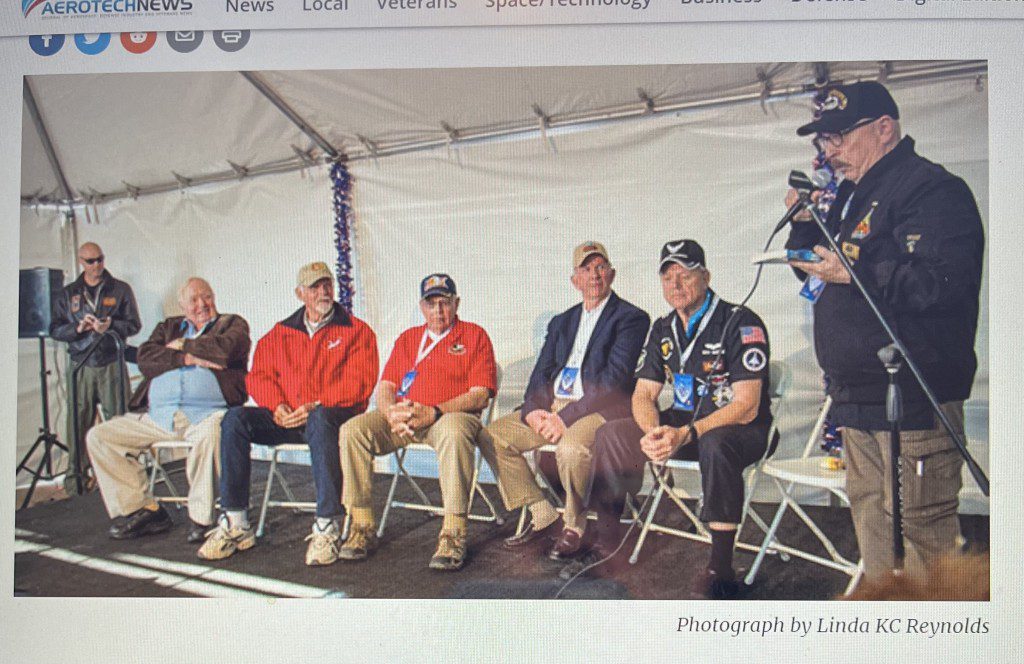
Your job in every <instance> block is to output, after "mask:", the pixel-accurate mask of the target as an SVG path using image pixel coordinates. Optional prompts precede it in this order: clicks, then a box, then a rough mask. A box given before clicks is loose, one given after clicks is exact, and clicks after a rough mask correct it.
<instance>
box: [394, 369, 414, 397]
mask: <svg viewBox="0 0 1024 664" xmlns="http://www.w3.org/2000/svg"><path fill="white" fill-rule="evenodd" d="M414 380H416V370H415V369H413V370H412V371H410V372H409V373H407V374H405V375H404V376H402V384H401V385H399V386H398V394H397V395H396V396H399V397H407V396H409V388H410V387H412V383H413V381H414Z"/></svg>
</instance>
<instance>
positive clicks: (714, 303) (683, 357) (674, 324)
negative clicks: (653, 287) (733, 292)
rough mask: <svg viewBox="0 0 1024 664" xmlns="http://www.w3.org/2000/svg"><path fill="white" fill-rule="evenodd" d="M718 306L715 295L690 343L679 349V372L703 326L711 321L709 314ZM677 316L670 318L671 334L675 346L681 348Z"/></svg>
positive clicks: (681, 370) (688, 357) (681, 371)
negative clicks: (684, 348) (683, 348)
mask: <svg viewBox="0 0 1024 664" xmlns="http://www.w3.org/2000/svg"><path fill="white" fill-rule="evenodd" d="M717 307H718V296H717V295H715V297H714V299H713V300H711V306H710V307H708V310H707V311H706V312H705V313H704V317H703V318H701V319H700V325H698V326H697V331H696V332H694V333H693V339H690V344H689V345H688V346H687V347H686V351H682V350H680V355H679V373H684V371H683V366H684V365H685V364H686V361H687V360H688V359H690V354H691V353H692V352H693V347H694V346H695V345H696V344H697V339H699V338H700V335H701V333H702V332H703V331H704V328H705V327H707V326H708V323H709V322H710V321H711V316H712V315H713V314H714V313H715V309H716V308H717ZM678 323H679V316H678V315H676V316H675V317H673V318H672V336H673V337H675V339H676V348H679V349H682V346H680V345H679V330H678Z"/></svg>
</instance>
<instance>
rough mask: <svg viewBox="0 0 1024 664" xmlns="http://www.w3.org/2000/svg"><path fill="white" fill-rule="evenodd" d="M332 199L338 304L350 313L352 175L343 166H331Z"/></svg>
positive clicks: (337, 163)
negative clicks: (336, 253)
mask: <svg viewBox="0 0 1024 664" xmlns="http://www.w3.org/2000/svg"><path fill="white" fill-rule="evenodd" d="M331 183H332V190H333V197H334V246H335V248H336V249H337V250H338V262H337V264H336V265H335V272H336V274H337V276H338V302H339V303H340V304H341V306H342V307H344V308H345V311H348V312H349V313H351V312H352V298H353V296H354V295H355V286H354V285H353V283H352V175H351V174H350V173H349V172H348V168H347V167H346V166H345V164H343V163H341V162H340V161H339V162H335V164H334V165H333V166H331Z"/></svg>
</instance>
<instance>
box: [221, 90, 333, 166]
mask: <svg viewBox="0 0 1024 664" xmlns="http://www.w3.org/2000/svg"><path fill="white" fill-rule="evenodd" d="M238 73H239V74H241V75H242V76H243V77H244V78H245V80H247V81H249V82H250V83H252V86H253V87H254V88H256V89H257V90H259V91H260V94H262V95H263V96H264V97H266V98H267V99H268V100H269V101H270V103H271V104H273V105H274V106H276V107H277V109H278V110H279V111H281V112H282V113H284V115H285V117H286V118H288V120H289V121H291V123H292V124H293V125H295V126H296V127H298V128H299V131H301V132H302V133H303V134H305V135H306V136H308V137H309V139H310V140H311V141H313V142H314V143H316V144H317V146H318V147H319V148H320V149H321V150H323V151H324V153H325V154H326V155H327V156H329V157H330V158H331V159H332V160H336V159H339V158H340V157H341V153H340V152H339V151H338V150H337V148H335V147H334V146H333V145H331V143H330V142H329V141H328V140H327V139H326V138H324V137H323V136H322V135H321V134H320V132H318V131H317V130H316V129H314V128H313V127H312V125H310V124H309V123H308V122H306V121H305V120H304V119H303V118H302V116H300V115H299V114H298V113H297V112H296V111H295V109H293V108H292V107H291V106H289V105H288V103H287V102H286V101H285V100H284V99H282V98H281V95H279V94H278V93H277V91H276V90H274V88H272V87H270V84H268V83H267V82H266V81H264V80H263V79H262V78H260V77H259V75H258V74H257V73H256V72H253V71H240V72H238Z"/></svg>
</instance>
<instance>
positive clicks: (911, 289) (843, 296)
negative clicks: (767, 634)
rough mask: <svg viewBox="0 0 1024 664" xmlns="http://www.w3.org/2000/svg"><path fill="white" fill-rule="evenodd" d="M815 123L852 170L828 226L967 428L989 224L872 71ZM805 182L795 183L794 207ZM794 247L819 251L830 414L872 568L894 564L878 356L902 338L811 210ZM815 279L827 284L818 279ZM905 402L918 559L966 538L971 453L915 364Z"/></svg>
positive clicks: (825, 146)
mask: <svg viewBox="0 0 1024 664" xmlns="http://www.w3.org/2000/svg"><path fill="white" fill-rule="evenodd" d="M820 109H821V110H820V111H819V112H817V113H816V115H815V117H814V120H813V121H812V122H810V123H808V124H806V125H804V126H802V127H800V128H799V129H797V134H798V135H800V136H807V135H812V134H813V135H814V145H815V147H816V148H817V149H818V151H819V153H821V154H822V155H823V156H824V159H825V160H826V161H827V162H828V164H829V165H830V166H831V167H832V169H833V170H835V171H836V172H838V173H840V174H842V176H843V181H842V183H841V184H840V185H839V188H838V191H837V194H836V199H835V201H834V202H833V203H832V206H831V208H830V209H829V213H828V216H827V218H826V226H827V227H828V229H829V232H830V233H832V234H833V237H834V238H835V240H836V243H837V244H838V245H839V247H840V248H841V249H842V251H843V254H844V255H845V256H846V258H847V259H848V260H849V262H850V264H851V265H852V268H853V271H854V272H855V273H856V274H857V276H858V278H859V279H860V281H861V282H863V284H864V286H865V287H866V289H867V290H868V292H869V293H870V294H871V295H872V297H873V298H874V299H875V300H876V302H877V304H878V305H879V308H880V309H881V312H882V314H883V316H884V317H885V318H886V319H887V320H888V321H889V323H890V324H891V326H892V327H893V328H894V330H895V331H896V333H897V334H898V335H899V336H900V337H901V338H902V341H903V343H904V344H905V345H906V347H907V349H908V351H909V353H910V355H911V356H912V357H913V359H914V360H915V361H916V362H917V364H918V366H919V367H920V368H921V371H922V374H923V376H924V378H925V380H926V382H927V383H928V385H929V387H930V388H931V389H932V391H934V393H935V395H936V396H937V397H938V400H939V402H940V404H941V407H942V410H943V412H944V413H945V415H946V416H947V417H948V418H949V420H950V422H952V423H953V426H954V427H955V428H956V429H958V430H959V431H960V433H961V434H962V432H963V421H964V416H963V412H964V411H963V402H964V400H965V399H967V398H968V397H969V396H970V393H971V385H972V383H973V382H974V374H975V371H976V370H977V364H978V363H977V358H976V356H975V353H974V339H975V333H976V330H977V325H978V298H979V291H980V286H981V270H982V256H983V253H984V235H983V230H982V225H981V217H980V215H979V213H978V207H977V204H976V203H975V200H974V196H973V194H972V193H971V190H970V189H969V188H968V187H967V185H966V184H965V183H964V181H963V180H961V179H960V178H958V177H956V176H954V175H952V174H950V173H949V172H948V171H946V170H945V169H944V168H943V167H942V166H940V165H938V164H934V163H932V162H930V161H928V160H927V159H924V158H923V157H921V156H919V155H918V154H917V153H916V152H915V150H914V140H913V139H912V138H910V137H909V136H905V137H901V131H900V123H899V119H900V114H899V109H898V108H897V106H896V102H895V101H894V100H893V98H892V96H891V95H890V94H889V91H888V90H887V89H886V88H885V87H884V86H883V85H881V84H880V83H876V82H873V81H865V82H860V83H853V84H850V85H839V86H832V87H830V88H827V89H826V90H825V91H824V92H823V94H822V102H821V107H820ZM797 195H798V194H797V192H796V191H795V190H790V192H789V194H788V196H787V199H786V203H787V205H791V204H792V203H793V202H795V200H796V198H797ZM794 221H795V222H798V223H794V224H793V226H792V230H791V231H790V236H789V241H788V242H787V243H786V247H787V248H788V249H811V248H813V250H814V252H815V253H816V254H817V255H818V256H819V257H821V261H820V262H814V263H812V262H794V263H792V265H793V267H794V268H796V270H797V274H798V276H800V277H801V278H803V277H805V276H806V277H807V278H808V280H809V284H808V286H810V285H811V283H814V284H815V286H814V287H810V288H805V289H804V291H805V293H810V295H809V298H810V299H812V301H814V303H815V304H814V343H815V351H816V353H817V357H818V363H819V364H820V365H821V368H822V370H823V371H824V372H825V375H826V377H827V378H828V384H829V387H828V391H829V394H830V395H831V396H832V399H833V405H832V412H831V419H832V421H833V423H834V424H836V425H837V426H840V427H842V432H843V441H844V444H845V447H846V460H847V476H846V489H847V494H848V495H849V498H850V505H851V512H852V516H853V523H854V528H855V530H856V534H857V543H858V546H859V547H860V553H861V557H862V561H863V564H864V569H865V574H866V575H867V576H868V577H869V578H870V577H878V576H880V575H884V574H887V573H888V572H889V571H890V570H892V569H893V568H894V566H895V564H896V561H895V560H894V557H893V534H892V532H893V530H892V505H893V502H892V500H893V497H892V495H891V493H892V492H891V489H890V483H889V481H888V479H887V478H889V477H890V474H891V471H892V469H891V468H890V465H891V462H890V458H889V435H890V434H889V423H888V421H887V419H886V407H885V406H886V404H885V397H886V389H887V385H888V377H887V374H886V370H885V367H884V366H883V365H882V363H881V362H880V361H879V359H878V357H877V353H878V351H879V349H881V348H882V347H883V346H886V345H888V344H889V342H890V339H889V337H888V336H887V334H886V333H885V331H884V329H883V328H882V326H881V324H880V323H879V322H878V320H877V319H876V318H875V316H874V315H873V313H872V312H871V309H870V307H869V305H868V303H867V301H866V300H865V299H864V297H863V296H862V295H861V293H860V292H858V291H857V289H856V288H855V287H854V285H853V284H851V278H850V274H849V273H848V272H847V271H846V269H845V268H844V267H843V265H842V263H841V262H840V261H839V258H838V257H837V256H836V254H835V253H833V252H832V251H830V250H829V249H828V248H827V246H826V245H827V241H826V238H824V237H822V235H821V231H820V229H819V228H818V226H817V225H816V224H814V223H813V222H812V223H799V222H801V221H806V222H811V219H810V215H809V214H808V213H806V212H805V213H803V214H802V215H797V216H796V217H795V219H794ZM815 280H817V281H815ZM898 381H899V386H900V388H901V389H902V393H903V399H904V412H903V419H902V422H901V426H902V429H903V434H902V436H901V441H902V453H901V461H900V467H901V470H902V485H903V490H902V496H903V521H904V532H905V540H906V544H907V548H906V550H907V560H906V564H907V569H908V571H909V572H911V573H914V574H920V573H922V572H923V570H924V567H925V565H927V564H928V563H929V562H930V561H931V560H933V559H934V558H936V557H937V556H939V555H941V554H943V553H945V552H947V551H949V550H950V549H952V548H953V547H954V546H955V543H956V540H957V538H958V536H959V534H960V526H959V520H958V517H957V507H958V498H957V496H958V493H959V491H960V487H961V478H960V470H961V467H962V464H963V461H962V459H961V457H960V455H959V453H958V451H957V450H956V449H955V447H954V442H953V440H952V439H951V438H950V436H949V435H948V433H947V432H946V430H945V429H944V428H943V427H942V425H941V423H940V421H939V420H938V418H937V416H936V415H935V413H934V412H933V411H932V409H931V407H930V404H929V403H928V401H927V398H926V397H925V394H924V392H923V391H922V389H921V388H920V386H919V385H918V384H917V382H916V381H915V380H914V378H913V376H912V374H911V373H910V372H909V371H902V372H900V374H899V375H898Z"/></svg>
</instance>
